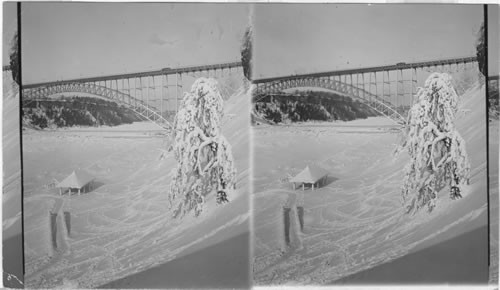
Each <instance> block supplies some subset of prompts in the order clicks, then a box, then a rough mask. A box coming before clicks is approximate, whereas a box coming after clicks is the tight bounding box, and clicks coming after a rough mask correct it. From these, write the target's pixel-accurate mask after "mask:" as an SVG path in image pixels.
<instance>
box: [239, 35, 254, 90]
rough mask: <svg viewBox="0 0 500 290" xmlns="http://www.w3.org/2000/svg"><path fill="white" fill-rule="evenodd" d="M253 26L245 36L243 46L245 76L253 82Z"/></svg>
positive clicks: (242, 56)
mask: <svg viewBox="0 0 500 290" xmlns="http://www.w3.org/2000/svg"><path fill="white" fill-rule="evenodd" d="M252 38H253V31H252V26H248V27H247V29H246V30H245V35H244V36H243V43H242V44H241V51H240V52H241V63H242V65H243V74H244V75H245V78H246V79H247V80H249V81H250V80H252Z"/></svg>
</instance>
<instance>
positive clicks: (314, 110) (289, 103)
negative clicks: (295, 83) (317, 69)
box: [254, 92, 377, 123]
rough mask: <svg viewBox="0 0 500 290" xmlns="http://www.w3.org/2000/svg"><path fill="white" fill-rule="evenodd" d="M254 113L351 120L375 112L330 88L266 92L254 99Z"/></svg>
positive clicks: (280, 119) (283, 119)
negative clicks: (276, 92) (326, 90)
mask: <svg viewBox="0 0 500 290" xmlns="http://www.w3.org/2000/svg"><path fill="white" fill-rule="evenodd" d="M254 109H255V111H256V113H257V115H259V116H261V117H263V118H265V119H267V120H269V121H273V122H275V123H289V122H300V121H309V120H318V121H335V120H341V121H350V120H355V119H360V118H362V119H365V118H367V117H370V116H376V115H377V113H376V112H375V111H374V110H372V109H371V108H370V107H368V106H367V105H365V104H363V103H361V102H359V101H354V100H352V99H351V98H349V97H343V96H340V95H337V94H334V93H330V92H301V93H300V94H293V95H287V96H283V95H280V96H265V97H263V98H261V99H259V100H258V101H257V102H255V103H254Z"/></svg>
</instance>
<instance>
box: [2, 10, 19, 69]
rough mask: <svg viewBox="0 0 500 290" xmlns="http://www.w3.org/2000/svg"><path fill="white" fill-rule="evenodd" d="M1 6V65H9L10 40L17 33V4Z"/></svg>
mask: <svg viewBox="0 0 500 290" xmlns="http://www.w3.org/2000/svg"><path fill="white" fill-rule="evenodd" d="M2 4H3V21H2V22H3V23H2V25H3V28H2V29H3V31H2V32H3V35H2V41H3V42H2V43H3V45H2V61H3V65H8V64H9V61H10V60H9V53H10V47H11V43H12V38H13V37H14V34H15V33H16V31H17V8H16V6H17V3H16V2H4V3H2Z"/></svg>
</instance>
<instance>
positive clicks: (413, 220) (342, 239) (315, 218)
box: [253, 85, 487, 285]
mask: <svg viewBox="0 0 500 290" xmlns="http://www.w3.org/2000/svg"><path fill="white" fill-rule="evenodd" d="M484 96H485V92H484V87H480V86H479V85H478V86H475V87H474V88H473V89H471V90H469V91H468V92H467V93H466V94H464V95H463V96H462V97H461V108H462V109H463V111H461V112H460V113H459V114H458V117H457V121H456V126H457V128H458V130H459V132H460V134H461V135H462V136H463V138H464V139H465V140H466V142H467V152H468V154H469V157H470V161H471V168H472V171H471V180H470V185H469V186H467V187H466V188H465V194H464V198H462V199H460V200H458V201H452V200H450V199H449V197H448V193H447V192H446V190H444V191H443V192H441V194H440V196H439V198H438V202H437V207H436V209H434V211H433V212H431V213H428V212H427V211H425V210H423V211H420V212H419V213H417V214H416V215H406V214H404V210H403V206H402V204H401V197H400V188H401V185H402V180H403V167H404V165H405V164H406V163H407V162H408V156H407V154H406V153H402V154H401V155H400V156H399V157H398V158H397V159H394V158H393V156H392V154H391V153H392V151H393V149H394V148H395V144H396V143H398V138H399V135H398V134H397V133H396V132H395V130H394V128H391V123H390V121H388V120H386V119H384V118H381V117H375V118H368V119H366V120H357V121H353V122H345V123H314V124H310V123H305V124H299V125H295V124H294V125H290V126H269V125H259V126H254V127H253V136H254V140H253V144H254V148H255V149H254V180H253V187H254V190H253V192H254V194H253V205H254V212H253V218H254V222H253V224H254V232H255V233H254V259H253V263H254V265H253V268H254V270H253V271H254V282H255V283H256V284H257V285H270V284H272V285H275V284H326V283H331V282H333V281H335V280H337V279H339V278H341V277H344V276H347V275H350V274H352V273H356V272H359V271H362V270H365V269H368V268H372V267H374V266H377V265H380V264H382V263H385V262H389V261H391V260H394V259H396V258H398V257H402V256H404V255H406V254H408V253H411V252H416V251H418V250H420V249H424V248H427V247H430V246H432V245H436V244H438V243H440V242H442V241H444V240H447V239H450V238H452V237H456V236H458V235H460V234H463V233H466V232H470V231H471V230H473V229H476V228H479V227H482V226H485V225H486V224H487V195H486V192H487V191H486V187H487V183H486V165H487V163H486V150H485V149H486V139H485V137H486V118H485V115H484V113H485V99H484ZM307 164H317V165H320V166H321V167H323V168H325V169H327V170H328V171H329V172H330V178H329V180H328V184H327V185H326V186H324V187H322V188H320V189H317V190H314V191H311V190H306V191H302V190H293V189H292V187H291V185H290V184H288V182H286V180H287V175H288V174H291V175H295V174H297V173H298V172H299V171H300V170H302V169H303V168H304V167H305V166H306V165H307ZM283 206H287V207H291V208H292V216H296V213H295V212H296V209H295V207H296V206H303V207H304V230H303V232H301V231H300V230H299V226H298V223H299V221H298V219H297V218H292V220H291V225H290V228H291V242H290V245H289V246H286V245H285V242H284V225H283V212H282V211H283V209H282V207H283ZM477 238H483V239H484V241H485V247H484V251H487V247H486V243H487V237H477ZM415 267H418V265H415Z"/></svg>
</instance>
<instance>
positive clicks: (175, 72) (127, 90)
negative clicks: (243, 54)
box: [22, 62, 242, 129]
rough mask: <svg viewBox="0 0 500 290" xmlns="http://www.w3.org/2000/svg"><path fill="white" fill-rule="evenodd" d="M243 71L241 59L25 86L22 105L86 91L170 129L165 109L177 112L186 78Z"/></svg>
mask: <svg viewBox="0 0 500 290" xmlns="http://www.w3.org/2000/svg"><path fill="white" fill-rule="evenodd" d="M241 70H242V67H241V63H240V62H231V63H224V64H215V65H204V66H191V67H183V68H176V69H171V68H165V69H161V70H155V71H148V72H139V73H130V74H119V75H110V76H101V77H92V78H80V79H71V80H64V81H54V82H46V83H35V84H27V85H23V88H22V90H23V94H22V96H23V104H27V103H29V102H31V101H35V100H44V99H47V98H49V97H50V96H53V95H57V94H64V93H84V94H91V95H95V96H98V97H102V98H104V99H106V100H109V101H113V102H116V103H118V104H120V105H123V106H125V107H127V108H129V109H131V110H132V111H133V112H135V113H136V114H137V115H139V116H141V117H143V118H146V119H147V120H150V121H152V122H154V123H155V124H157V125H159V126H161V127H162V128H166V129H169V128H171V126H172V125H171V123H170V122H169V121H168V120H167V119H166V118H165V116H164V114H163V112H165V110H170V111H175V112H177V109H178V107H179V104H180V101H181V100H182V92H183V85H184V83H185V81H183V77H186V76H190V77H193V78H197V77H201V76H205V77H214V78H217V77H224V76H227V75H230V74H233V73H240V71H241Z"/></svg>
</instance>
